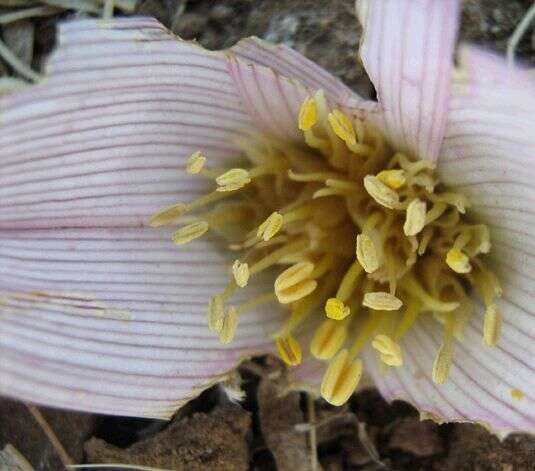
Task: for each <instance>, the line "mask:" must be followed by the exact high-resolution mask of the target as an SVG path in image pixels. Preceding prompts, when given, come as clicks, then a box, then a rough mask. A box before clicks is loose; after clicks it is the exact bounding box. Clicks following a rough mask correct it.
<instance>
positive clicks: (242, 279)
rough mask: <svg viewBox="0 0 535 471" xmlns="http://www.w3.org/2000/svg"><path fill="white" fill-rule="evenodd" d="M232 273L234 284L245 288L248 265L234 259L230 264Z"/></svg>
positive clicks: (247, 277) (247, 279) (247, 278)
mask: <svg viewBox="0 0 535 471" xmlns="http://www.w3.org/2000/svg"><path fill="white" fill-rule="evenodd" d="M232 274H233V275H234V280H235V281H236V284H237V285H238V286H239V287H240V288H245V287H246V286H247V282H248V281H249V265H248V264H247V263H241V262H240V261H239V260H236V261H235V262H234V264H233V265H232Z"/></svg>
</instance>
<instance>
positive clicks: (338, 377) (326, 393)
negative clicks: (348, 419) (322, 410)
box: [321, 349, 362, 406]
mask: <svg viewBox="0 0 535 471" xmlns="http://www.w3.org/2000/svg"><path fill="white" fill-rule="evenodd" d="M361 376H362V361H361V360H359V359H355V360H353V359H352V358H351V357H350V356H349V352H348V351H347V350H346V349H344V350H342V351H340V352H339V353H338V354H337V355H336V356H335V357H334V358H333V359H332V360H331V361H330V363H329V366H328V368H327V371H326V372H325V375H324V376H323V380H322V382H321V395H322V397H323V398H324V399H325V400H326V401H327V402H329V403H330V404H332V405H334V406H341V405H342V404H345V403H346V402H347V400H348V399H349V397H350V396H351V394H353V392H354V391H355V389H356V388H357V386H358V384H359V381H360V378H361Z"/></svg>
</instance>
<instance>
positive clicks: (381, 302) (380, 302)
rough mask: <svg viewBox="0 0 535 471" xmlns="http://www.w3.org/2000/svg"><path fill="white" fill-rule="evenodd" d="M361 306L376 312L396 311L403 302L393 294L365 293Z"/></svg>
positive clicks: (380, 292)
mask: <svg viewBox="0 0 535 471" xmlns="http://www.w3.org/2000/svg"><path fill="white" fill-rule="evenodd" d="M362 305H363V306H366V307H369V308H370V309H374V310H376V311H397V310H398V309H399V308H400V307H401V306H403V302H402V301H401V300H400V299H398V298H396V297H395V296H394V295H393V294H390V293H384V292H382V291H378V292H375V293H365V294H364V299H363V300H362Z"/></svg>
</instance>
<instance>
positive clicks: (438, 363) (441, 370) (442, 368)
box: [431, 313, 455, 384]
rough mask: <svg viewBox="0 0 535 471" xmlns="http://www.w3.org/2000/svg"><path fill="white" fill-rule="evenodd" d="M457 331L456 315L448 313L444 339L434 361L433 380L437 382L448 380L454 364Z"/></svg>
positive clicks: (442, 382)
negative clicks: (454, 340) (454, 341)
mask: <svg viewBox="0 0 535 471" xmlns="http://www.w3.org/2000/svg"><path fill="white" fill-rule="evenodd" d="M454 331H455V315H454V314H453V313H450V314H448V317H447V318H446V322H445V331H444V340H443V341H442V345H441V346H440V348H439V349H438V352H437V356H436V357H435V361H434V362H433V373H432V375H431V377H432V379H433V381H434V382H435V383H437V384H444V383H445V382H446V381H447V380H448V376H449V374H450V369H451V365H452V364H453V334H454Z"/></svg>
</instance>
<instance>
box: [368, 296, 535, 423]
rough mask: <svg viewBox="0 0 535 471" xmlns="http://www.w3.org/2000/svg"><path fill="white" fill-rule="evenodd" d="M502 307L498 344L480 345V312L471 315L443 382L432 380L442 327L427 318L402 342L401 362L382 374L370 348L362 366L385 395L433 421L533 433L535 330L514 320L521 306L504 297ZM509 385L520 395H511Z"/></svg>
mask: <svg viewBox="0 0 535 471" xmlns="http://www.w3.org/2000/svg"><path fill="white" fill-rule="evenodd" d="M502 308H503V310H504V313H505V312H506V311H507V312H509V313H510V317H509V319H507V317H506V318H505V322H504V325H503V332H502V337H501V339H500V341H499V343H498V345H497V346H496V347H487V346H485V345H483V341H482V336H483V330H482V324H483V314H482V312H479V313H478V314H475V315H474V317H473V319H472V321H471V323H470V324H469V325H468V326H467V328H466V331H465V339H464V341H463V342H462V343H460V342H458V341H456V342H455V346H454V365H453V366H452V369H451V371H450V375H449V379H448V381H447V382H446V383H445V384H441V385H439V384H435V383H434V382H433V381H432V379H431V371H432V368H433V360H434V357H435V355H436V353H437V351H438V349H439V347H440V344H441V330H442V328H441V327H440V326H439V324H437V323H436V322H434V321H432V320H431V319H430V318H426V319H421V320H419V321H418V322H417V324H416V325H415V326H414V327H413V328H412V329H411V330H410V332H409V333H408V334H407V336H406V337H405V338H404V340H403V341H402V348H403V353H404V357H405V365H404V366H403V367H400V368H390V369H389V370H388V372H387V373H386V374H381V373H380V372H379V371H378V370H379V368H378V367H377V360H376V358H375V355H374V354H373V352H371V351H368V352H367V353H366V358H365V360H366V366H367V368H368V370H369V371H371V372H372V375H373V377H374V380H375V382H376V384H377V386H378V388H379V389H380V391H381V392H382V394H383V395H384V396H385V398H386V399H387V400H389V401H392V400H394V399H403V400H405V401H407V402H410V403H411V404H413V405H415V406H416V407H417V408H418V410H419V411H421V412H424V413H428V414H430V415H431V417H433V418H434V419H435V420H440V421H447V422H451V421H473V422H480V423H482V424H484V425H486V426H488V427H490V428H492V429H493V430H494V431H496V432H506V433H507V432H514V431H517V432H520V431H523V432H533V431H534V430H535V395H534V393H533V391H534V390H535V376H534V375H533V358H534V355H535V346H534V345H535V344H534V342H533V339H534V335H533V332H531V333H529V332H524V331H523V329H522V326H521V325H517V324H521V322H518V319H517V318H516V317H514V316H517V315H520V317H521V318H523V319H525V318H526V313H525V312H522V309H519V308H518V307H515V306H514V305H512V304H511V303H510V302H509V301H507V300H506V301H505V302H504V303H502ZM370 350H371V349H370ZM514 389H518V390H520V391H522V393H523V394H524V397H523V398H522V399H515V398H514V397H513V395H512V394H511V391H513V390H514Z"/></svg>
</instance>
